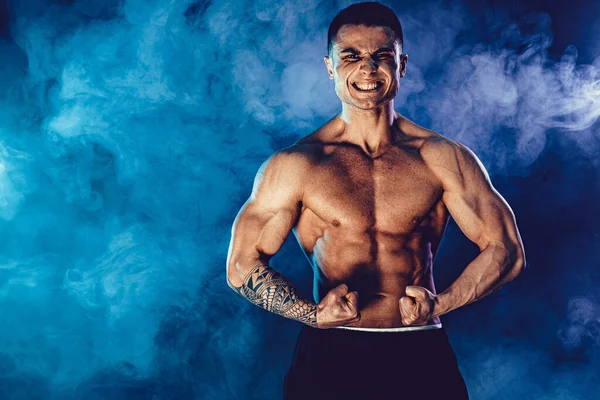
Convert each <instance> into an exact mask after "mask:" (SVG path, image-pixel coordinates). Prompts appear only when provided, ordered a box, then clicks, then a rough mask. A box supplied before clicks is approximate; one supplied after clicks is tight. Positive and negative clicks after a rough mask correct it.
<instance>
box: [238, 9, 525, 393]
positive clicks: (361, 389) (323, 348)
mask: <svg viewBox="0 0 600 400" xmlns="http://www.w3.org/2000/svg"><path fill="white" fill-rule="evenodd" d="M402 50H403V35H402V27H401V25H400V22H399V21H398V18H397V17H396V15H395V14H394V12H393V11H392V10H391V9H389V8H388V7H385V6H383V5H381V4H379V3H374V2H368V3H359V4H354V5H351V6H349V7H347V8H346V9H344V10H342V11H341V12H340V13H339V14H338V15H337V16H336V17H335V18H334V20H333V21H332V22H331V25H330V27H329V33H328V56H326V57H325V64H326V66H327V72H328V73H329V77H330V78H331V79H332V80H333V81H334V83H335V91H336V93H337V96H338V97H339V98H340V100H341V101H342V111H341V113H340V114H339V115H337V116H335V117H334V118H333V119H331V120H330V121H329V122H327V123H326V124H325V125H324V126H322V127H321V128H319V129H318V130H317V131H315V132H314V133H312V134H310V135H308V136H306V137H304V138H302V139H301V140H299V141H298V142H296V143H295V144H293V145H292V146H290V147H288V148H284V149H282V150H279V151H277V152H275V153H274V154H273V155H272V156H271V157H270V158H269V159H268V160H266V161H265V162H264V163H263V165H262V166H261V167H260V169H259V171H258V173H257V175H256V179H255V182H254V186H253V189H252V193H251V195H250V197H249V199H248V200H247V201H246V203H245V204H244V205H243V207H242V208H241V210H240V212H239V214H238V215H237V217H236V219H235V222H234V225H233V229H232V239H231V244H230V248H229V252H228V257H227V282H228V284H229V285H230V287H231V288H232V289H233V290H235V291H236V292H237V293H239V294H240V295H241V296H243V297H245V298H246V299H248V300H249V301H250V302H252V303H254V304H256V305H258V306H260V307H263V308H264V309H266V310H268V311H271V312H273V313H276V314H279V315H282V316H284V317H287V318H291V319H295V320H297V321H300V322H302V323H304V324H305V325H304V326H303V327H302V329H301V331H300V335H299V337H298V341H297V343H296V348H295V350H294V354H293V360H292V365H291V367H290V369H289V370H288V372H287V374H286V376H285V384H284V398H285V399H307V400H308V399H439V398H447V399H452V400H458V399H467V398H468V393H467V389H466V385H465V383H464V379H463V377H462V375H461V373H460V371H459V369H458V365H457V362H456V358H455V355H454V351H453V349H452V347H451V346H450V343H449V341H448V338H447V336H446V333H445V331H444V328H443V327H442V325H441V323H440V319H439V317H440V316H441V315H443V314H446V313H448V312H450V311H452V310H455V309H457V308H459V307H462V306H464V305H466V304H469V303H472V302H474V301H477V300H479V299H481V298H483V297H485V296H487V295H489V294H490V293H492V292H494V291H495V290H497V289H499V288H500V287H502V286H503V285H504V284H506V283H507V282H509V281H511V280H512V279H514V278H515V277H516V276H517V275H518V274H519V273H520V272H521V271H522V270H523V268H524V266H525V254H524V250H523V245H522V242H521V238H520V235H519V232H518V230H517V227H516V223H515V217H514V215H513V212H512V210H511V209H510V207H509V205H508V204H507V203H506V201H505V200H504V199H503V198H502V196H501V195H500V194H499V193H498V192H497V191H496V190H495V189H494V187H493V186H492V183H491V182H490V179H489V176H488V174H487V172H486V170H485V168H484V167H483V165H482V164H481V162H480V161H479V160H478V159H477V157H476V156H475V155H474V154H473V152H471V151H470V150H469V149H468V148H467V147H465V146H464V145H462V144H460V143H456V142H454V141H452V140H449V139H447V138H445V137H444V136H442V135H440V134H438V133H436V132H432V131H430V130H428V129H425V128H423V127H420V126H418V125H417V124H415V123H413V122H411V121H409V120H408V119H407V118H405V117H403V116H402V115H400V114H399V113H397V112H395V111H394V97H395V96H396V94H397V93H398V89H399V83H400V79H401V78H402V77H404V74H405V72H406V65H407V61H408V56H407V55H406V54H403V53H402ZM457 118H469V116H457ZM449 216H452V217H453V218H454V220H455V221H456V223H457V225H458V226H459V227H460V229H461V231H462V232H463V233H464V234H465V235H466V236H467V237H468V238H469V239H470V240H471V241H473V242H474V243H476V244H477V245H478V246H479V249H480V251H481V253H480V254H479V255H478V256H477V257H476V258H475V259H474V260H473V261H472V262H471V263H469V264H468V265H467V266H466V268H465V269H464V271H463V272H462V273H461V274H460V276H459V277H458V278H457V279H456V281H455V282H453V283H452V285H450V287H448V289H446V290H445V291H443V292H442V293H439V294H438V293H437V292H436V289H435V285H434V281H433V260H434V258H435V254H436V252H437V249H438V246H439V244H440V241H441V239H442V235H443V233H444V230H445V227H446V223H447V221H448V218H449ZM290 232H294V235H295V236H296V238H297V240H298V243H299V244H300V246H301V247H302V249H303V251H304V252H305V254H306V256H307V257H308V260H309V261H310V264H311V265H312V268H313V270H314V293H313V295H314V296H313V297H314V301H312V300H310V299H308V298H306V297H304V296H302V295H301V294H300V293H298V290H297V289H296V288H295V287H294V285H293V284H292V283H291V282H290V281H289V280H288V279H286V278H285V277H284V276H283V275H281V274H280V273H278V272H277V271H275V270H274V269H272V268H271V267H270V266H269V260H270V259H271V257H272V256H273V255H274V254H275V253H276V252H277V251H278V250H279V248H280V247H281V245H282V244H283V242H284V240H285V239H286V237H287V236H288V235H289V233H290ZM330 328H335V329H330Z"/></svg>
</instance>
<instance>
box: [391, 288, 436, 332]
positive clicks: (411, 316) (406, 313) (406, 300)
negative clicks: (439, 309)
mask: <svg viewBox="0 0 600 400" xmlns="http://www.w3.org/2000/svg"><path fill="white" fill-rule="evenodd" d="M399 303H400V304H399V305H400V315H401V316H402V324H403V325H426V323H427V322H428V321H429V320H430V319H432V318H433V311H434V308H435V304H436V303H437V295H435V294H433V293H431V292H430V291H429V290H427V289H425V288H424V287H422V286H407V287H406V296H404V297H402V298H401V299H400V302H399Z"/></svg>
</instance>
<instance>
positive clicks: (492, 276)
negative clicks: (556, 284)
mask: <svg viewBox="0 0 600 400" xmlns="http://www.w3.org/2000/svg"><path fill="white" fill-rule="evenodd" d="M522 254H523V253H522V250H521V248H520V247H519V246H514V247H511V248H507V247H506V246H505V245H503V244H490V245H489V246H488V247H486V248H485V249H484V250H483V251H482V252H481V253H480V254H479V256H477V257H476V258H475V259H474V260H473V261H472V262H471V263H470V264H469V265H468V266H467V267H466V268H465V270H464V271H463V273H462V274H461V275H460V276H459V277H458V279H456V281H454V282H453V283H452V285H450V287H449V288H448V289H446V290H445V291H444V292H442V293H440V294H439V295H438V296H437V302H436V305H435V310H434V315H433V316H434V317H438V316H440V315H443V314H446V313H448V312H450V311H452V310H455V309H457V308H459V307H462V306H464V305H467V304H469V303H473V302H475V301H478V300H480V299H482V298H484V297H485V296H487V295H489V294H491V293H493V292H494V291H496V290H498V289H500V288H501V287H502V286H504V285H505V284H507V283H508V282H510V281H511V280H513V279H514V278H515V277H516V276H517V275H518V274H519V273H520V272H521V270H522V269H523V267H524V257H523V255H522Z"/></svg>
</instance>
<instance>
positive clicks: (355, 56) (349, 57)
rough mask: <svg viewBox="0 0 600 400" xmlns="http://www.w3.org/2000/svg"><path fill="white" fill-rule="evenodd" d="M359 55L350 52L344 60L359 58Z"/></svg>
mask: <svg viewBox="0 0 600 400" xmlns="http://www.w3.org/2000/svg"><path fill="white" fill-rule="evenodd" d="M358 58H359V57H358V55H357V54H348V55H347V56H346V57H344V60H353V61H354V60H358Z"/></svg>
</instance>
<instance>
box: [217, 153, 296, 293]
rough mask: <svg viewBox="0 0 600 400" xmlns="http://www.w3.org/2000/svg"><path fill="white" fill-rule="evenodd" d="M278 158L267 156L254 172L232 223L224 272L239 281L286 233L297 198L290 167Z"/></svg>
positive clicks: (264, 260) (293, 219)
mask: <svg viewBox="0 0 600 400" xmlns="http://www.w3.org/2000/svg"><path fill="white" fill-rule="evenodd" d="M282 161H283V160H281V159H274V158H273V157H272V158H271V159H270V160H268V161H267V162H266V163H265V164H263V166H261V168H260V169H259V172H258V173H257V176H256V179H255V183H254V187H253V191H252V195H251V196H250V198H249V199H248V201H246V203H245V204H244V205H243V207H242V208H241V210H240V212H239V213H238V215H237V217H236V218H235V221H234V223H233V227H232V232H231V242H230V245H229V251H228V255H227V275H228V279H229V280H230V281H231V282H232V283H234V284H236V283H237V284H238V285H240V284H241V280H242V278H243V277H244V276H245V275H246V273H247V272H248V271H249V270H250V269H252V268H253V267H255V266H256V265H257V264H258V263H261V262H262V263H268V261H269V260H270V258H271V257H272V256H273V255H274V254H275V253H277V251H279V249H280V248H281V246H282V245H283V243H284V242H285V239H286V238H287V237H288V235H289V234H290V232H291V230H292V228H293V227H294V224H295V222H296V218H297V215H298V209H299V204H300V199H301V191H300V187H301V186H300V185H299V181H298V179H297V178H296V177H297V175H296V173H295V171H294V169H293V168H292V169H290V168H289V165H288V164H287V163H284V162H282Z"/></svg>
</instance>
